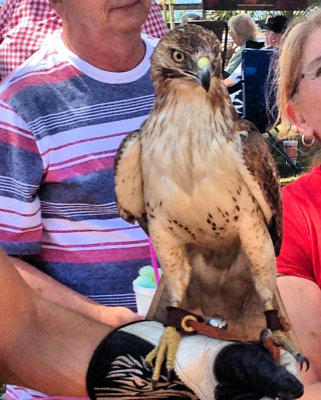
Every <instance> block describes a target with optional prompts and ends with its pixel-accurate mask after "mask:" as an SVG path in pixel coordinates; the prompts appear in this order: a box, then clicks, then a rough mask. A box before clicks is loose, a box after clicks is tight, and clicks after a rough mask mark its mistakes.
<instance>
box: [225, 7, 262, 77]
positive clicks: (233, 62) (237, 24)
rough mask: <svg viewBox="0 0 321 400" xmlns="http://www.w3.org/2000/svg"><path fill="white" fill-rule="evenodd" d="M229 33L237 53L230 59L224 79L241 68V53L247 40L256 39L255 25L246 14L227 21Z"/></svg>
mask: <svg viewBox="0 0 321 400" xmlns="http://www.w3.org/2000/svg"><path fill="white" fill-rule="evenodd" d="M228 26H229V32H230V35H231V37H232V39H233V41H234V43H235V44H236V45H237V46H239V49H238V50H237V52H236V53H235V54H234V55H233V56H232V58H231V59H230V61H229V63H228V65H227V67H226V68H225V70H224V74H223V76H224V78H227V77H228V76H229V75H231V74H232V73H233V72H234V71H235V70H236V69H237V68H238V67H240V66H241V61H242V51H243V49H244V48H245V45H246V42H247V41H248V40H255V39H256V36H257V34H256V24H255V22H254V21H253V19H252V18H251V17H250V16H249V15H248V14H238V15H234V16H233V17H231V18H230V19H229V21H228Z"/></svg>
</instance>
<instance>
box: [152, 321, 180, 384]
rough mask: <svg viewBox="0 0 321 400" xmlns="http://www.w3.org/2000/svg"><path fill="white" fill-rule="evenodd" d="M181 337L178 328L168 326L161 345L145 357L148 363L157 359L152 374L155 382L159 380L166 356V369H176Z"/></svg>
mask: <svg viewBox="0 0 321 400" xmlns="http://www.w3.org/2000/svg"><path fill="white" fill-rule="evenodd" d="M180 339H181V335H180V333H179V332H177V330H176V328H174V327H173V326H169V327H167V328H166V329H165V331H164V333H163V335H162V336H161V338H160V341H159V345H158V346H157V347H155V348H154V349H153V350H152V351H151V352H149V353H148V354H147V356H146V357H145V361H146V362H148V363H152V361H153V360H154V359H156V360H155V366H154V371H153V376H152V381H153V382H154V383H156V382H158V380H159V377H160V374H161V368H162V365H163V362H164V359H165V358H166V369H167V370H168V371H170V370H173V369H174V363H175V356H176V352H177V349H178V345H179V342H180Z"/></svg>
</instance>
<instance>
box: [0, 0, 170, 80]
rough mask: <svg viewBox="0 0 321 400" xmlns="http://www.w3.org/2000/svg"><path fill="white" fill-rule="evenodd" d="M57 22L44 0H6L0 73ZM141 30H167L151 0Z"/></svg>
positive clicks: (0, 21) (0, 19) (156, 33)
mask: <svg viewBox="0 0 321 400" xmlns="http://www.w3.org/2000/svg"><path fill="white" fill-rule="evenodd" d="M61 25H62V24H61V18H60V17H59V16H58V15H57V14H56V12H55V11H54V10H53V9H52V8H51V6H50V4H49V2H48V0H23V1H21V0H6V1H5V3H4V4H3V6H2V9H1V11H0V43H1V44H0V74H1V77H2V78H4V77H6V76H7V75H8V74H9V73H10V72H11V71H13V70H14V69H16V68H17V67H18V66H19V65H20V64H22V63H23V61H25V60H26V59H27V58H28V57H30V56H31V54H33V53H34V52H35V51H36V50H38V49H39V48H40V46H41V45H42V43H43V41H44V40H45V39H46V38H47V37H48V36H50V35H52V34H53V33H54V32H56V31H58V30H60V29H61ZM142 31H143V32H144V33H146V34H148V35H150V36H153V37H157V38H160V37H162V36H163V35H164V34H165V33H166V31H167V26H166V23H165V21H164V20H163V17H162V13H161V10H160V8H159V6H158V5H157V4H156V3H155V2H154V1H152V5H151V9H150V13H149V16H148V17H147V20H146V21H145V24H144V25H143V27H142Z"/></svg>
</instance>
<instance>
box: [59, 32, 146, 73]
mask: <svg viewBox="0 0 321 400" xmlns="http://www.w3.org/2000/svg"><path fill="white" fill-rule="evenodd" d="M63 41H64V43H65V45H66V46H67V47H68V48H69V49H70V50H71V51H72V52H74V53H75V54H77V55H78V56H79V57H80V58H82V59H83V60H85V61H86V62H88V63H89V64H91V65H93V66H95V67H97V68H99V69H102V70H105V71H110V72H126V71H130V70H131V69H133V68H135V67H136V66H137V65H138V64H139V63H140V62H141V61H142V60H143V58H144V56H145V51H146V49H145V43H144V42H143V41H142V39H141V37H140V34H139V35H138V34H136V35H135V34H134V35H133V34H131V35H121V36H113V38H112V39H111V40H109V39H108V38H107V37H105V38H104V39H103V40H99V39H98V38H96V39H92V40H88V39H87V40H80V41H77V40H75V39H74V38H73V40H70V37H68V36H67V35H63Z"/></svg>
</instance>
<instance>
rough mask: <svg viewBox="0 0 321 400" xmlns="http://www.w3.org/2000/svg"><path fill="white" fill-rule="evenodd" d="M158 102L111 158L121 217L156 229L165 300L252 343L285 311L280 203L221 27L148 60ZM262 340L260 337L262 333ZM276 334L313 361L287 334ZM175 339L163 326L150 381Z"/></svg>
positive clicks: (188, 35) (178, 41)
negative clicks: (280, 286) (241, 110)
mask: <svg viewBox="0 0 321 400" xmlns="http://www.w3.org/2000/svg"><path fill="white" fill-rule="evenodd" d="M151 65H152V66H151V77H152V80H153V82H154V86H155V104H154V107H153V109H152V111H151V113H150V115H149V118H148V119H147V121H146V122H145V123H144V124H143V125H142V127H141V129H140V130H139V131H135V132H133V133H132V134H130V135H129V136H128V137H127V138H126V139H125V140H124V141H123V142H122V144H121V146H120V147H119V149H118V153H117V155H116V159H115V192H116V201H117V206H118V210H119V213H120V215H121V217H122V218H124V219H125V220H126V221H129V222H131V223H134V222H135V221H138V222H139V224H140V225H141V226H142V227H143V229H145V231H146V232H147V233H148V235H149V236H150V238H151V240H152V242H153V245H154V247H155V250H156V254H157V257H158V260H159V262H160V264H161V266H162V269H163V274H164V276H165V279H166V284H167V293H168V297H169V303H170V304H171V305H172V306H175V307H183V308H184V309H188V310H190V311H191V310H192V311H198V312H201V313H202V314H203V315H206V316H213V315H219V316H220V317H221V318H224V319H225V320H226V321H228V324H229V329H230V328H231V329H232V331H234V332H238V333H239V334H241V335H243V336H242V337H244V339H249V338H251V337H253V335H254V336H255V335H259V333H260V331H261V330H262V329H263V328H264V327H266V325H264V324H265V320H264V317H263V321H264V322H263V323H262V321H261V317H262V316H263V313H264V312H266V311H269V310H271V311H272V310H274V309H276V308H278V305H279V302H278V301H277V287H276V266H275V255H276V254H278V252H279V249H280V245H281V236H282V204H281V192H280V186H279V180H278V173H277V169H276V166H275V163H274V160H273V158H272V156H271V154H270V152H269V149H268V147H267V146H266V144H265V141H264V139H263V138H262V135H261V134H260V133H259V131H258V130H257V129H256V127H255V126H254V125H253V124H252V123H250V122H248V121H245V120H241V119H239V117H238V116H237V114H236V112H235V110H234V107H233V105H232V103H231V100H230V97H229V95H228V92H227V89H226V87H225V85H224V82H223V80H222V73H221V65H222V62H221V54H220V42H219V41H218V39H217V37H216V36H215V35H214V33H212V32H210V31H208V30H206V29H204V28H202V27H200V26H197V25H192V24H188V25H184V26H181V27H178V28H176V29H174V30H172V31H170V32H169V33H168V34H167V35H166V36H165V37H164V38H163V39H162V40H160V42H159V44H158V46H157V48H156V49H155V52H154V54H153V56H152V58H151ZM257 337H258V336H257ZM273 337H274V338H275V339H276V340H277V341H278V343H280V344H282V345H283V346H284V347H285V348H286V349H287V350H289V351H290V352H291V353H293V354H294V355H295V356H296V358H297V359H298V360H300V363H301V364H302V363H303V361H307V360H306V359H305V358H304V357H303V356H302V355H301V354H300V352H299V350H298V349H297V348H296V346H295V345H294V343H293V342H292V341H291V340H290V339H289V338H288V337H287V336H286V335H285V334H284V333H283V332H281V331H280V330H278V329H276V330H274V331H273ZM179 339H180V338H179V334H178V333H177V331H176V329H175V328H173V327H168V328H167V329H166V330H165V333H164V335H163V337H162V339H161V344H160V347H159V348H158V349H157V350H156V351H155V352H154V353H153V354H151V355H150V356H149V357H147V358H148V360H151V359H152V358H153V357H154V356H155V354H156V353H157V357H158V361H157V363H156V366H155V371H154V374H155V375H154V379H155V380H157V379H158V376H157V374H158V372H159V371H158V370H159V363H160V362H162V360H163V358H164V352H166V351H167V352H168V353H167V366H168V368H169V369H170V368H172V361H173V357H174V354H175V351H176V348H177V345H178V341H179Z"/></svg>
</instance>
